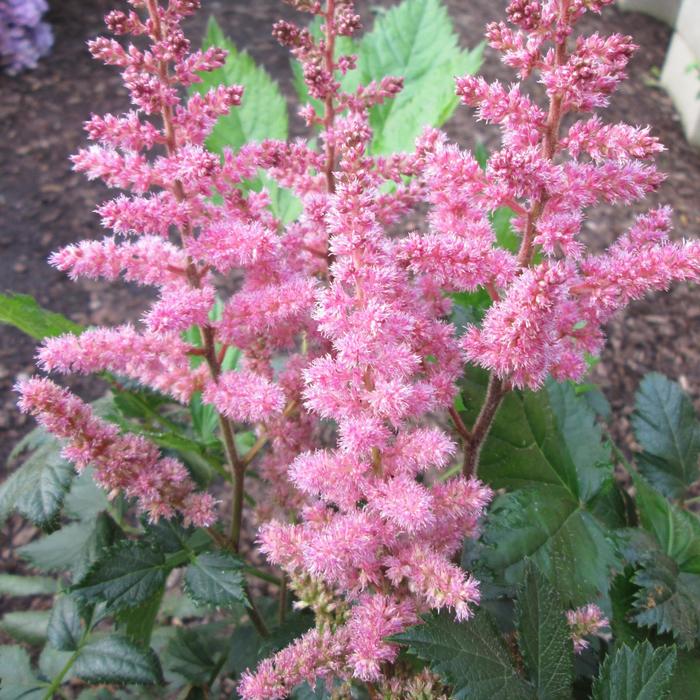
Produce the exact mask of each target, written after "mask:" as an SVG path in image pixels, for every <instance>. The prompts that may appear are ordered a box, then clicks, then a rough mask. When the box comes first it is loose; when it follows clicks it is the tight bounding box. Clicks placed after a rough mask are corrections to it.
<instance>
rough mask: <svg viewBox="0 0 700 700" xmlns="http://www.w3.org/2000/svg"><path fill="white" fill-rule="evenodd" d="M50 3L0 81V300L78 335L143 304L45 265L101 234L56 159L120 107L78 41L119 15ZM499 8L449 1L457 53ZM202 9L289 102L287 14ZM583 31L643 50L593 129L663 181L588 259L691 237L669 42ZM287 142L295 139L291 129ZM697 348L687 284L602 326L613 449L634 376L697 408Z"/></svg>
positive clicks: (687, 164) (493, 71)
mask: <svg viewBox="0 0 700 700" xmlns="http://www.w3.org/2000/svg"><path fill="white" fill-rule="evenodd" d="M51 4H52V10H51V13H50V15H49V17H48V19H49V21H50V22H51V24H52V26H53V29H54V33H55V36H56V43H55V46H54V49H53V52H52V54H51V56H50V57H48V58H47V59H44V61H43V62H42V64H41V66H40V68H39V69H38V70H37V71H34V72H28V73H24V74H22V75H20V76H18V77H13V78H10V77H8V76H2V75H0V124H1V125H2V131H1V132H0V134H1V136H0V163H2V171H1V173H0V212H2V213H1V214H0V220H1V221H2V224H0V290H1V291H5V290H12V291H16V292H23V293H28V294H32V295H34V296H35V297H36V298H37V299H38V301H39V303H41V304H42V305H44V306H46V307H49V308H51V309H54V310H56V311H60V312H62V313H64V314H66V315H68V316H70V317H71V318H72V319H74V320H75V321H78V322H81V323H89V324H115V323H119V322H122V321H125V320H133V319H136V318H137V317H138V316H139V314H140V313H141V311H142V309H143V306H144V303H145V301H146V300H147V298H148V293H147V292H144V291H143V290H139V289H136V288H133V287H130V286H129V285H119V284H109V285H107V284H103V283H99V282H90V281H80V282H78V283H72V282H70V281H69V280H67V279H66V278H65V276H64V275H63V274H61V273H59V272H57V271H56V270H54V269H53V268H51V267H49V266H48V265H47V263H46V258H47V256H48V254H49V253H50V252H51V251H52V250H55V249H56V248H58V247H60V246H63V245H65V244H68V243H70V242H74V241H78V240H80V239H83V238H91V237H99V236H101V235H102V231H101V230H100V226H99V221H98V217H97V216H96V215H95V214H94V213H93V211H94V209H95V207H96V205H97V204H98V203H99V202H101V201H102V200H104V199H105V198H106V197H107V191H106V189H105V188H104V187H103V186H102V185H100V184H99V183H88V182H87V181H86V180H85V179H84V177H83V176H82V175H78V174H76V173H73V172H72V171H71V169H70V163H69V160H68V157H69V155H70V154H72V153H74V152H75V151H76V150H77V149H78V148H79V147H80V146H81V145H82V144H83V143H84V142H85V139H84V135H83V131H82V128H81V124H82V122H83V121H84V120H85V119H86V118H87V117H88V116H89V114H90V113H91V112H96V113H104V112H119V111H122V110H124V109H126V108H128V107H127V105H128V98H127V95H126V93H125V91H124V90H123V88H122V87H121V86H120V81H119V76H118V74H117V72H116V71H115V70H114V69H111V68H106V67H104V66H102V65H101V64H99V63H98V62H96V61H93V60H92V59H91V58H90V56H89V54H88V52H87V50H86V47H85V42H86V40H87V39H89V38H91V37H94V36H95V35H97V34H99V33H100V32H101V31H102V20H101V18H102V16H103V15H104V14H105V12H106V11H107V10H109V9H111V8H112V7H113V6H115V5H117V6H119V5H121V6H124V5H125V2H121V3H119V2H113V1H112V0H89V1H86V0H53V2H52V3H51ZM375 4H377V3H375V2H372V0H361V1H360V2H358V6H359V7H360V10H361V12H362V14H363V16H364V17H366V18H368V19H370V18H371V7H372V6H373V5H375ZM381 4H386V5H388V4H392V3H389V2H383V3H381ZM505 4H506V3H505V1H504V0H500V1H498V2H495V1H494V0H470V2H464V1H463V0H449V2H448V5H449V7H450V11H451V15H452V17H453V19H454V20H455V23H456V26H457V29H458V31H459V34H460V36H461V40H462V43H463V45H465V46H473V45H475V44H476V43H477V42H479V41H480V40H481V36H482V31H483V26H484V25H485V24H486V22H488V21H490V20H492V19H497V18H499V16H500V15H501V14H502V7H503V6H505ZM204 6H205V9H204V11H203V12H202V13H201V14H200V15H199V16H198V17H197V18H196V19H195V20H193V21H192V22H191V27H190V28H191V30H192V32H191V34H190V36H191V37H193V38H194V39H195V40H196V38H197V37H198V36H199V35H201V34H202V33H203V27H204V23H205V21H206V17H207V16H208V14H209V13H210V12H213V13H214V14H215V15H216V16H217V18H218V19H219V21H220V23H221V24H222V26H223V27H224V30H225V31H226V32H227V33H228V34H229V35H230V36H232V38H233V39H234V40H235V42H236V43H237V45H238V46H239V48H247V49H248V50H249V51H250V52H251V53H252V54H253V56H254V57H255V58H256V60H258V61H259V62H261V63H263V64H264V65H265V66H266V67H267V68H268V70H269V71H270V72H271V73H272V74H273V75H274V76H275V77H277V78H278V79H279V80H280V82H281V84H282V87H283V90H284V91H285V93H286V94H288V95H291V94H292V92H293V91H292V88H291V72H290V70H289V64H288V59H287V54H286V52H285V51H284V50H282V49H281V48H280V47H278V46H277V45H276V44H275V42H274V41H273V40H272V38H271V36H270V28H271V25H272V23H273V21H274V20H275V19H276V18H278V17H279V16H280V15H284V16H286V17H290V16H291V15H293V13H292V12H291V10H290V9H289V7H287V6H286V5H284V4H283V3H281V2H279V1H278V0H259V1H258V2H247V3H243V2H238V1H236V0H205V1H204ZM586 22H587V25H588V26H589V27H591V28H595V29H599V30H600V31H601V32H603V33H609V32H611V31H621V32H624V33H629V34H632V35H633V36H634V39H635V41H636V42H637V43H638V44H640V45H641V46H642V47H643V50H640V51H639V52H638V53H637V55H636V57H635V58H634V60H633V62H632V64H631V67H630V73H631V79H630V80H629V81H628V82H626V83H625V84H624V87H623V88H622V90H621V91H620V92H619V93H618V94H617V95H616V96H615V97H614V98H613V100H612V106H611V109H610V110H608V112H607V115H606V118H607V119H608V120H611V121H617V120H625V121H628V122H632V123H635V124H637V123H642V124H645V123H649V124H651V126H652V128H653V130H654V132H655V133H656V134H658V135H660V136H661V138H662V140H663V142H664V143H665V145H666V147H667V149H668V150H667V151H666V152H665V153H663V154H662V155H661V157H660V158H659V163H660V166H661V168H662V169H663V170H665V171H666V172H668V174H669V175H668V179H667V181H666V183H665V184H664V186H663V187H662V188H661V190H660V192H659V193H657V194H655V195H654V196H653V197H651V198H650V199H649V200H648V201H647V202H646V203H645V204H644V205H639V206H635V207H629V208H625V207H617V208H611V207H600V208H599V209H597V210H596V211H595V212H593V213H592V214H591V217H590V220H589V222H588V225H587V230H588V232H587V234H586V235H587V236H588V239H589V241H590V242H591V244H592V245H593V246H594V247H596V248H601V247H602V246H604V245H607V244H608V243H610V242H611V241H612V240H613V239H614V238H615V237H616V236H617V235H619V233H621V232H622V231H623V230H625V228H626V227H627V226H628V225H629V224H630V223H631V221H632V219H633V215H634V213H635V212H636V211H641V210H643V209H644V208H645V207H646V206H651V205H653V204H656V203H669V204H671V205H672V206H673V207H674V209H675V212H676V215H675V221H676V235H677V236H678V237H694V236H698V235H700V203H699V202H698V183H700V153H699V152H698V151H695V150H693V149H691V148H690V147H689V146H688V144H687V143H686V142H685V139H684V138H683V134H682V130H681V127H680V124H679V120H678V117H677V115H676V113H675V111H674V108H673V106H672V104H671V102H670V100H669V98H668V97H667V95H666V94H665V93H664V92H663V90H661V89H660V88H659V87H658V86H657V85H656V84H655V79H654V75H655V70H657V69H659V68H660V67H661V65H662V63H663V58H664V54H665V51H666V47H667V45H668V42H669V39H670V30H669V29H668V28H667V27H665V26H664V25H662V24H660V23H659V22H657V21H655V20H653V19H651V18H648V17H645V16H642V15H637V14H623V13H621V12H620V11H618V10H617V9H615V8H612V9H609V10H607V11H606V13H605V15H604V19H598V18H591V19H588V20H586ZM482 72H483V73H484V75H485V76H486V77H488V78H494V77H498V78H500V79H502V80H504V81H510V80H512V75H511V74H510V73H509V71H508V70H506V69H505V68H504V67H503V66H502V65H500V64H499V62H498V59H497V57H496V56H495V55H494V54H493V53H491V52H490V51H489V50H487V53H486V61H485V64H484V67H483V71H482ZM292 131H293V133H295V134H301V133H303V129H302V127H301V125H300V123H299V121H298V120H296V121H294V122H293V125H292ZM448 131H449V133H450V135H451V137H453V138H454V139H456V140H458V141H459V142H460V143H462V144H464V145H465V146H470V145H473V144H474V143H475V142H476V141H484V142H485V143H486V144H487V145H492V144H494V143H495V141H494V133H493V132H491V131H486V130H485V129H484V128H483V126H481V125H476V124H475V122H474V120H473V115H472V113H471V112H470V110H467V109H465V108H460V109H458V111H457V113H456V115H455V117H454V118H453V120H452V121H451V122H450V124H449V125H448ZM698 340H700V288H698V287H691V286H690V285H678V286H676V287H675V288H674V289H673V290H672V291H671V292H670V293H669V294H657V295H653V296H651V297H649V298H647V299H645V300H643V301H640V302H637V303H635V304H633V305H632V306H631V307H630V308H629V309H628V310H627V312H626V313H625V314H624V315H623V316H621V317H619V318H617V319H615V320H614V321H613V322H612V323H611V324H610V327H609V342H608V345H607V347H606V349H605V351H604V353H603V358H602V362H601V363H600V365H599V366H598V367H597V368H596V369H595V370H594V375H595V378H596V380H598V381H599V382H600V383H601V385H602V387H603V389H604V391H605V393H606V395H607V396H608V398H609V399H610V400H611V402H612V405H613V409H614V411H615V412H616V414H617V418H616V421H615V425H614V433H615V434H616V435H617V436H622V435H626V434H627V425H626V416H627V415H628V414H629V411H630V407H631V402H632V401H631V399H632V396H633V393H634V390H635V387H636V386H637V384H638V382H639V379H640V378H641V376H642V375H643V374H644V373H645V372H648V371H650V370H656V371H660V372H663V373H665V374H667V375H669V376H670V377H672V378H674V379H678V380H680V381H681V383H682V384H683V386H684V387H685V388H686V389H687V390H688V391H689V392H690V394H691V395H692V396H693V397H694V398H695V399H696V400H697V399H700V362H699V358H700V354H699V353H700V351H699V347H700V345H699V343H698ZM33 353H34V343H33V342H32V341H31V340H30V339H28V338H26V337H25V336H23V335H22V334H21V333H19V332H17V331H15V330H14V329H10V328H7V327H4V326H0V473H2V469H3V466H2V465H4V460H5V456H6V455H7V454H8V453H9V451H10V449H11V447H12V445H13V444H14V443H15V442H16V441H17V439H18V438H19V437H20V436H21V435H22V434H23V433H24V432H26V430H27V429H28V427H29V424H28V422H27V421H26V419H25V418H24V417H23V416H21V415H20V414H19V413H18V412H17V410H16V408H15V396H14V394H13V392H12V384H13V383H14V381H15V379H16V378H17V377H18V376H19V375H21V374H23V373H28V372H31V371H32V368H33V361H32V356H33ZM76 386H77V388H78V389H79V390H81V392H82V393H83V394H84V395H87V396H95V395H96V394H99V392H100V391H101V387H99V386H97V385H96V384H95V383H94V382H89V381H87V380H79V381H77V383H76ZM624 441H625V442H627V441H628V438H625V440H624ZM4 554H5V552H3V555H4Z"/></svg>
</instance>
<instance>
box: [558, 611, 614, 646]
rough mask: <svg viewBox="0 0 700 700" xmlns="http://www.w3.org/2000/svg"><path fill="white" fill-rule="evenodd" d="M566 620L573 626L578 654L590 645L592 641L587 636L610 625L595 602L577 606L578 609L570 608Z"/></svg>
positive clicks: (572, 631)
mask: <svg viewBox="0 0 700 700" xmlns="http://www.w3.org/2000/svg"><path fill="white" fill-rule="evenodd" d="M566 620H567V622H568V623H569V627H570V628H571V639H572V640H573V642H574V652H575V653H576V654H580V653H581V652H582V651H585V650H586V649H588V647H589V646H590V642H589V641H588V640H586V639H585V637H591V636H594V635H596V634H598V633H599V632H600V631H601V630H602V629H603V628H604V627H609V626H610V622H609V621H608V619H607V618H606V617H605V615H603V611H602V610H601V609H600V608H599V607H598V606H597V605H594V604H593V603H590V604H588V605H584V606H583V607H582V608H576V610H568V611H567V613H566Z"/></svg>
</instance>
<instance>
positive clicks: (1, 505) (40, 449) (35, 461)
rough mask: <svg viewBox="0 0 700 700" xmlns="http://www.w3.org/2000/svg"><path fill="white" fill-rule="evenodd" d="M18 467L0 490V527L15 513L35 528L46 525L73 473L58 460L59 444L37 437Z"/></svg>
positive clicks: (44, 436) (70, 466)
mask: <svg viewBox="0 0 700 700" xmlns="http://www.w3.org/2000/svg"><path fill="white" fill-rule="evenodd" d="M30 449H31V451H30V452H29V454H28V456H27V457H26V458H25V460H24V462H23V463H22V465H21V466H20V467H18V468H17V469H15V470H14V472H13V473H12V474H11V475H10V477H9V478H8V479H7V480H6V481H5V483H3V484H2V486H0V524H2V522H3V521H4V519H5V518H6V517H7V515H8V514H9V513H10V512H11V511H12V510H17V511H19V512H20V513H21V514H22V515H24V516H25V517H26V518H28V519H29V520H31V521H32V522H33V523H34V524H35V525H38V526H39V527H46V526H48V525H50V524H51V523H52V522H53V521H54V520H55V519H56V516H57V515H58V513H59V511H60V510H61V506H62V505H63V500H64V499H65V497H66V493H67V492H68V489H69V488H70V485H71V482H72V481H73V477H74V476H75V470H74V469H73V465H72V464H70V462H67V461H66V460H65V459H63V458H62V457H61V443H60V442H59V441H58V440H56V438H54V437H53V436H50V435H48V433H45V432H43V433H39V434H37V436H36V437H35V439H34V442H33V447H32V448H30Z"/></svg>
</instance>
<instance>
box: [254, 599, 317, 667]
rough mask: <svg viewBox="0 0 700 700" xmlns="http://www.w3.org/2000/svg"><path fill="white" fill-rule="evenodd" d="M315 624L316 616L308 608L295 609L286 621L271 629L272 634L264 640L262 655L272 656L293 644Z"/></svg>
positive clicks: (261, 646)
mask: <svg viewBox="0 0 700 700" xmlns="http://www.w3.org/2000/svg"><path fill="white" fill-rule="evenodd" d="M313 626H314V616H313V615H311V614H310V613H309V611H308V610H295V611H294V612H292V613H291V614H289V615H287V617H286V619H285V621H284V622H283V623H282V624H280V625H277V626H276V627H274V628H272V629H271V630H270V635H269V636H268V637H266V638H265V639H263V640H262V644H261V645H260V656H261V658H264V657H266V656H271V655H272V654H274V653H275V652H277V651H280V649H283V648H284V647H286V646H288V645H289V644H291V643H292V642H293V641H294V640H295V639H297V638H298V637H301V636H302V635H303V634H304V633H305V632H308V631H309V630H310V629H311V628H312V627H313Z"/></svg>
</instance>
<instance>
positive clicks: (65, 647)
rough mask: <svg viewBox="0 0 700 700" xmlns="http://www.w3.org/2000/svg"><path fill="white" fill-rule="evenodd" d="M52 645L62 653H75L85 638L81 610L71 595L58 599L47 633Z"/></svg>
mask: <svg viewBox="0 0 700 700" xmlns="http://www.w3.org/2000/svg"><path fill="white" fill-rule="evenodd" d="M46 635H47V637H48V640H49V642H50V644H51V645H52V646H53V647H54V648H56V649H58V650H60V651H75V650H76V649H77V648H78V645H79V644H80V639H81V637H82V636H83V626H82V623H81V621H80V608H79V606H78V603H77V601H76V600H75V599H74V598H72V597H71V596H69V595H62V596H60V597H59V598H57V599H56V602H55V603H54V605H53V610H52V611H51V617H50V618H49V626H48V629H47V632H46Z"/></svg>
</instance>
